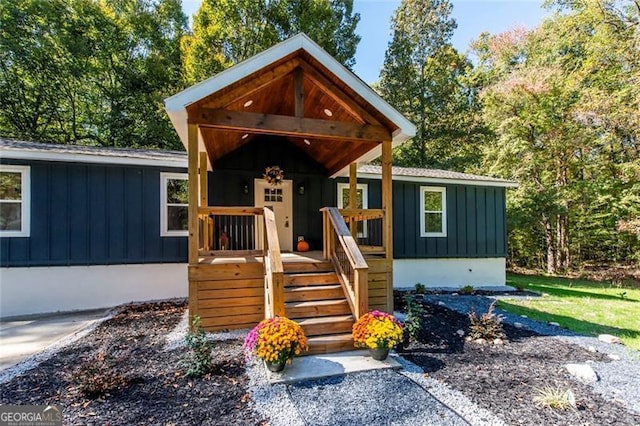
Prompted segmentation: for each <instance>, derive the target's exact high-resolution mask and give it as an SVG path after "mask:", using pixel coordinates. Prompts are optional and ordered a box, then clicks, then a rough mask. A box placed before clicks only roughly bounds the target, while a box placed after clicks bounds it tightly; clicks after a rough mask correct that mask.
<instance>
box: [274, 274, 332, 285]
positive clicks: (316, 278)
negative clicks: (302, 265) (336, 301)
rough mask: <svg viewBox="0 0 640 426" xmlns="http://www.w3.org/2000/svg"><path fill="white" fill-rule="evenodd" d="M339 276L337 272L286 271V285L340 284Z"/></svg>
mask: <svg viewBox="0 0 640 426" xmlns="http://www.w3.org/2000/svg"><path fill="white" fill-rule="evenodd" d="M339 283H340V281H338V276H337V275H336V273H335V272H309V273H300V272H298V273H285V276H284V285H285V286H291V285H297V286H305V285H323V284H339Z"/></svg>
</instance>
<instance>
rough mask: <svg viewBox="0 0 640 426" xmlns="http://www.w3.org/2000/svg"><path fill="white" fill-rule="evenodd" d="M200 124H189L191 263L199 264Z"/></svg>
mask: <svg viewBox="0 0 640 426" xmlns="http://www.w3.org/2000/svg"><path fill="white" fill-rule="evenodd" d="M198 133H199V130H198V125H196V124H189V151H188V155H189V157H188V161H189V163H188V164H189V264H190V265H197V264H198V186H199V185H198Z"/></svg>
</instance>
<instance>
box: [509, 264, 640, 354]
mask: <svg viewBox="0 0 640 426" xmlns="http://www.w3.org/2000/svg"><path fill="white" fill-rule="evenodd" d="M507 284H508V285H511V286H513V287H518V288H525V289H527V290H532V291H535V292H538V293H541V294H542V296H541V297H539V298H535V299H533V300H511V299H509V300H503V301H500V302H499V303H498V306H499V307H500V308H502V309H504V310H506V311H508V312H512V313H514V314H519V315H522V314H524V315H526V316H528V317H529V318H533V319H536V320H541V321H547V322H549V321H553V322H557V323H558V324H560V325H561V326H562V327H565V328H568V329H569V330H573V331H575V332H578V333H581V334H587V335H591V336H597V335H598V334H603V333H606V334H613V335H614V336H618V337H620V338H621V339H622V341H623V342H624V343H625V344H626V345H627V346H629V347H632V348H634V349H637V350H640V289H639V288H618V287H615V286H612V285H611V284H610V283H609V282H595V281H586V280H571V279H567V278H557V277H544V276H539V275H531V276H528V275H515V274H509V275H508V276H507ZM623 293H624V294H623Z"/></svg>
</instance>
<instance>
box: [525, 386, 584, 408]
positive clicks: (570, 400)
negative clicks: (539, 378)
mask: <svg viewBox="0 0 640 426" xmlns="http://www.w3.org/2000/svg"><path fill="white" fill-rule="evenodd" d="M533 403H534V404H535V405H537V406H538V407H549V408H553V409H557V410H568V409H569V408H573V407H575V406H576V399H575V396H574V395H573V392H572V391H571V389H562V388H559V387H551V386H547V387H544V388H541V389H538V388H536V396H534V397H533Z"/></svg>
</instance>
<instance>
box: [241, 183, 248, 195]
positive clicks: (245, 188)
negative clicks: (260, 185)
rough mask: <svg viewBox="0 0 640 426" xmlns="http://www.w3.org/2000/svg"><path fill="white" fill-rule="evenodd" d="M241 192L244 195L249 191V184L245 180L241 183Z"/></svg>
mask: <svg viewBox="0 0 640 426" xmlns="http://www.w3.org/2000/svg"><path fill="white" fill-rule="evenodd" d="M242 193H243V194H245V195H246V194H248V193H249V184H248V183H247V182H244V183H243V184H242Z"/></svg>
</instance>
